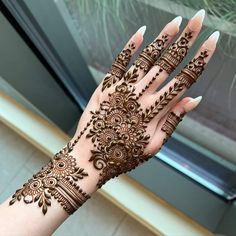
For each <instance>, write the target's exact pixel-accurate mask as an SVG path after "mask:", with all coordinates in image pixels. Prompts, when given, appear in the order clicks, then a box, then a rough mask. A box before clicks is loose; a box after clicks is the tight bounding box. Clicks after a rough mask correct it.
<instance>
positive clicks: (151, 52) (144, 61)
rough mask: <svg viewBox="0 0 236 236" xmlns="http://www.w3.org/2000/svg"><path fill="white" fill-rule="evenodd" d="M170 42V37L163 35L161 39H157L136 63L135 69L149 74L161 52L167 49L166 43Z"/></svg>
mask: <svg viewBox="0 0 236 236" xmlns="http://www.w3.org/2000/svg"><path fill="white" fill-rule="evenodd" d="M167 41H168V35H167V34H165V35H162V38H161V39H156V40H155V41H154V42H152V43H151V44H149V45H148V46H147V47H146V48H145V49H144V50H143V51H142V53H141V54H140V56H139V57H138V59H137V60H136V62H135V64H134V65H135V67H136V68H140V69H141V70H143V71H144V72H145V73H147V72H148V71H149V70H150V68H151V67H152V66H153V65H154V64H155V62H156V60H157V59H158V57H159V56H160V55H161V52H162V51H163V49H164V48H165V43H166V42H167Z"/></svg>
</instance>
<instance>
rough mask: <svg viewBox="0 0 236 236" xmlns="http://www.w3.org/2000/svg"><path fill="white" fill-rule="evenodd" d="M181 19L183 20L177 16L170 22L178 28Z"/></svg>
mask: <svg viewBox="0 0 236 236" xmlns="http://www.w3.org/2000/svg"><path fill="white" fill-rule="evenodd" d="M182 19H183V18H182V16H177V17H175V18H174V19H173V20H172V21H171V22H172V23H175V24H177V25H178V26H180V24H181V22H182Z"/></svg>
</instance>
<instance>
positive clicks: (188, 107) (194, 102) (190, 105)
mask: <svg viewBox="0 0 236 236" xmlns="http://www.w3.org/2000/svg"><path fill="white" fill-rule="evenodd" d="M201 100H202V96H199V97H196V98H194V99H192V100H190V101H189V102H187V103H186V104H185V105H184V110H185V112H189V111H191V110H193V109H194V108H195V107H197V106H198V104H199V103H200V102H201Z"/></svg>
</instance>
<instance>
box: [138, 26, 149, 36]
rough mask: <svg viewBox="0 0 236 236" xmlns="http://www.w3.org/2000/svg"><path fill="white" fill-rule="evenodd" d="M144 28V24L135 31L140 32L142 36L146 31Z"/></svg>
mask: <svg viewBox="0 0 236 236" xmlns="http://www.w3.org/2000/svg"><path fill="white" fill-rule="evenodd" d="M146 28H147V27H146V25H144V26H142V27H140V28H139V29H138V31H137V32H139V33H141V34H142V36H143V35H144V34H145V32H146Z"/></svg>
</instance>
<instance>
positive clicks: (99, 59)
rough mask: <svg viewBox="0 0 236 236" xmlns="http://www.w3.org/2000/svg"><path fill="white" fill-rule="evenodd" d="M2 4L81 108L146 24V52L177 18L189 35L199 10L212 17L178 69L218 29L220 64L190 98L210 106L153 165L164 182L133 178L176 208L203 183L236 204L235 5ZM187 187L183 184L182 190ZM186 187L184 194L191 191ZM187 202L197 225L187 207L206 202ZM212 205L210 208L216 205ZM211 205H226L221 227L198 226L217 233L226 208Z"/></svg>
mask: <svg viewBox="0 0 236 236" xmlns="http://www.w3.org/2000/svg"><path fill="white" fill-rule="evenodd" d="M3 2H4V4H5V6H7V9H8V10H9V12H10V13H11V14H12V15H13V16H14V17H15V19H16V21H17V22H18V23H19V25H20V27H22V29H23V31H24V32H25V33H26V35H27V36H28V37H29V41H31V42H32V43H33V44H34V46H35V48H36V49H33V51H34V52H35V51H37V50H38V52H39V53H40V55H41V57H42V58H44V60H45V61H46V63H47V64H48V66H49V68H50V69H51V70H52V71H54V73H55V77H56V78H57V82H58V83H59V84H62V85H63V88H64V90H66V91H67V94H69V95H70V96H71V97H72V98H73V100H74V101H75V104H76V105H77V106H78V107H80V108H81V109H83V108H84V107H85V105H86V102H88V99H89V97H90V96H91V94H92V92H93V90H94V89H95V87H96V85H97V84H98V83H100V81H101V80H102V78H103V76H104V74H105V73H106V72H107V71H108V70H109V68H110V66H111V63H112V62H113V60H114V58H115V56H116V55H117V54H118V53H119V52H120V50H121V49H122V47H123V46H124V44H125V43H126V41H127V40H128V39H129V37H130V36H131V35H132V34H133V33H134V32H136V31H137V29H138V28H139V27H141V26H142V25H147V31H146V33H145V37H144V43H143V46H145V45H147V44H148V43H150V42H151V41H152V40H153V39H154V38H155V37H156V36H157V34H158V32H160V31H161V29H162V28H163V27H164V26H165V24H166V23H167V22H169V21H170V20H172V19H173V18H174V17H175V16H177V15H181V16H183V23H182V26H181V27H182V29H183V27H184V25H186V23H187V21H188V19H190V18H191V17H192V16H193V15H194V14H195V12H196V10H198V9H200V8H204V9H206V11H207V15H206V19H205V21H204V27H203V30H202V32H201V34H200V36H199V39H198V41H197V43H195V45H194V46H193V47H192V48H191V51H190V53H189V55H188V57H187V58H186V59H185V60H184V61H183V62H182V63H181V65H180V66H179V68H178V70H177V72H178V71H179V70H180V69H181V67H183V66H184V65H185V64H186V63H187V62H188V60H190V59H191V58H192V57H193V56H194V53H195V52H196V50H197V49H198V47H199V46H200V44H201V43H202V42H203V41H204V40H205V39H206V38H207V37H208V36H209V35H210V33H211V32H213V31H214V30H215V29H218V30H220V31H221V38H220V42H219V46H218V48H217V50H216V53H215V55H214V57H213V58H212V60H211V62H210V63H209V66H208V67H207V69H206V71H205V72H204V74H203V75H202V77H201V79H200V81H199V82H198V83H197V84H195V85H194V86H193V87H192V88H191V89H190V90H189V91H188V92H187V94H186V95H189V96H193V97H196V96H199V95H203V101H202V102H201V105H200V106H199V107H198V108H197V109H196V110H194V111H193V112H191V113H189V114H188V115H187V117H186V118H185V120H184V122H182V123H181V124H180V126H179V127H178V129H177V132H176V133H175V134H174V135H173V138H172V139H171V140H170V141H168V143H167V144H166V145H165V147H163V149H162V151H161V152H159V153H158V154H157V155H156V156H157V158H156V159H153V160H152V162H151V163H152V166H156V165H157V168H158V170H159V171H160V173H163V175H162V176H161V175H157V173H156V170H155V169H154V168H151V167H150V166H149V169H147V168H145V165H144V167H143V168H138V170H135V171H134V172H132V174H131V176H132V177H134V178H135V179H137V181H139V182H141V183H142V184H144V185H145V186H146V187H147V188H149V189H150V190H151V191H153V192H155V193H157V194H159V195H161V196H162V197H163V198H165V200H166V201H168V202H170V203H172V204H174V205H175V203H176V202H177V200H176V199H174V200H173V198H178V196H179V198H181V199H183V198H184V197H185V195H184V194H186V193H188V194H191V186H192V185H193V183H194V184H196V183H200V184H201V186H204V187H206V188H207V189H208V190H211V192H210V193H211V194H212V193H214V194H216V195H217V196H220V197H222V198H224V199H226V200H228V201H231V200H233V199H234V198H235V197H236V154H235V153H236V145H235V144H236V143H235V142H236V107H235V106H234V101H235V99H236V85H235V80H236V76H235V74H236V68H235V66H234V65H235V63H236V58H235V55H236V54H235V51H236V47H235V46H236V39H235V35H236V30H235V29H236V27H235V24H236V15H235V11H236V4H235V3H234V1H233V0H232V1H224V2H223V1H221V0H215V1H206V0H201V1H195V0H184V1H182V0H159V1H155V0H114V1H113V0H112V1H110V0H103V1H99V0H90V1H87V0H54V1H21V2H13V1H12V2H10V1H5V0H4V1H3ZM140 50H141V49H140ZM140 50H139V51H140ZM177 72H175V73H173V76H174V75H175V74H176V73H177ZM173 76H171V78H172V77H173ZM171 78H170V79H171ZM52 109H53V108H52ZM52 111H53V110H52ZM45 115H47V112H46V111H45ZM148 165H149V164H147V165H146V166H148ZM166 166H168V168H169V169H168V171H167V172H166V173H169V175H168V176H165V177H166V179H165V187H164V186H163V188H160V186H157V185H156V184H155V183H153V181H154V180H155V179H157V176H158V178H161V177H163V176H164V171H163V170H164V169H165V168H166ZM176 170H177V171H176ZM171 173H172V174H171ZM176 173H178V174H179V173H181V174H179V177H178V179H179V183H178V186H179V188H180V189H178V191H179V192H178V194H177V195H178V196H177V195H175V196H173V194H164V192H168V191H169V189H172V187H173V188H174V186H175V185H176V183H175V180H176ZM186 176H187V177H188V178H186ZM181 178H182V179H181ZM189 178H190V179H191V180H194V182H191V181H190V179H189ZM180 179H181V180H180ZM186 179H187V180H188V181H187V182H186ZM181 181H182V183H183V184H182V183H181V184H180V182H181ZM150 183H152V184H150ZM196 186H198V185H194V189H195V190H194V191H193V192H194V193H197V191H201V190H200V188H199V187H196ZM181 188H185V191H182V190H183V189H181ZM157 189H158V190H157ZM160 189H161V190H160ZM204 190H205V188H204ZM161 191H162V192H161ZM181 194H182V195H181ZM202 194H203V193H202ZM204 194H205V193H204ZM204 194H203V195H201V194H200V193H199V196H206V195H204ZM212 195H213V194H212ZM207 196H209V191H207ZM188 199H189V205H188V204H183V202H179V203H176V206H177V205H178V204H179V205H178V206H177V207H178V208H179V209H183V208H184V207H182V206H183V205H185V208H186V209H184V210H183V211H184V212H187V214H188V215H190V216H192V217H193V218H194V217H195V216H196V215H197V214H198V213H199V212H198V210H197V209H196V210H195V213H190V212H189V211H191V210H189V209H187V208H189V207H190V205H193V204H192V201H195V202H194V203H195V205H196V206H198V203H196V201H198V200H199V201H200V200H201V199H195V198H194V197H193V196H192V197H191V198H190V197H189V198H188ZM208 202H209V204H208V205H209V206H210V205H211V204H210V202H211V200H210V198H208ZM212 202H214V203H215V204H216V205H217V204H219V208H220V209H221V210H219V216H217V217H218V218H217V217H215V218H214V214H213V213H211V216H212V219H213V218H214V220H212V221H211V222H209V224H206V223H204V221H205V218H204V217H203V218H201V219H200V218H199V222H200V223H202V224H203V225H205V226H206V227H208V228H210V229H214V227H215V225H216V224H217V222H218V221H219V220H220V214H223V212H224V210H223V205H224V204H225V202H224V203H222V201H219V200H218V198H217V197H215V195H214V200H213V201H212ZM186 206H187V207H186ZM199 209H200V208H199ZM201 210H204V209H201ZM192 212H193V210H192ZM195 218H197V216H196V217H195ZM213 221H214V222H213Z"/></svg>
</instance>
